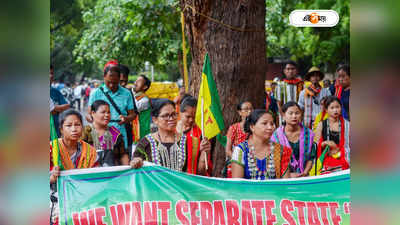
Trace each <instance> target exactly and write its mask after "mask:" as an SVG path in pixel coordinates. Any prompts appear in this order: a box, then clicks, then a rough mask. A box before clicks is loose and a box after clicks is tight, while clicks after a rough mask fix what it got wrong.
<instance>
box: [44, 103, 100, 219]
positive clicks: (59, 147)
mask: <svg viewBox="0 0 400 225" xmlns="http://www.w3.org/2000/svg"><path fill="white" fill-rule="evenodd" d="M59 119H60V123H59V124H60V132H61V138H59V139H58V140H54V141H52V142H50V171H51V173H50V188H51V191H52V194H51V195H52V198H51V199H52V202H53V209H52V211H51V212H52V215H51V222H52V223H53V224H58V214H59V212H58V210H59V209H58V204H56V202H57V190H56V182H57V178H58V176H59V175H60V170H71V169H82V168H92V167H96V166H97V165H98V164H97V153H96V149H95V148H93V147H92V146H91V145H89V144H88V143H86V142H84V141H82V140H81V136H82V124H83V123H82V116H81V114H80V113H79V112H78V111H76V110H74V109H68V110H66V111H64V112H63V113H62V114H61V115H60V118H59Z"/></svg>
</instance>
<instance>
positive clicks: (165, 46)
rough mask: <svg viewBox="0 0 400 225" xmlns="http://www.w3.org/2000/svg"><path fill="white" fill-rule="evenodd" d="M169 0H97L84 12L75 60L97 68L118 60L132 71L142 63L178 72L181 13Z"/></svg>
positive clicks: (140, 66) (139, 67) (142, 65)
mask: <svg viewBox="0 0 400 225" xmlns="http://www.w3.org/2000/svg"><path fill="white" fill-rule="evenodd" d="M176 4H177V3H176V1H172V0H148V1H141V0H98V1H97V3H96V5H95V7H94V8H93V9H87V10H86V11H84V12H83V21H84V24H85V30H84V31H83V35H82V38H81V39H80V40H79V44H78V45H77V46H76V48H75V50H74V54H75V56H76V61H77V62H78V63H80V64H84V63H85V62H87V61H93V62H96V63H97V66H98V67H99V68H102V67H103V65H104V64H105V63H106V62H107V61H108V60H110V59H117V60H118V61H119V62H120V63H122V64H126V65H128V66H129V67H130V68H131V69H132V70H134V71H140V69H142V68H143V67H144V63H145V61H149V62H150V64H152V65H154V67H155V70H160V71H165V70H167V69H168V68H171V67H172V68H173V69H174V70H175V71H179V69H178V65H177V57H178V54H180V51H181V50H180V45H181V40H180V39H181V38H180V30H181V29H180V17H179V16H180V14H179V11H177V5H176Z"/></svg>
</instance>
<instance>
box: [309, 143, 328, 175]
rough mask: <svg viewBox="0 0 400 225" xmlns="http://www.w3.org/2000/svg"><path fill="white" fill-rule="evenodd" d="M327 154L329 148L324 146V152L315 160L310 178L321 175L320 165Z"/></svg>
mask: <svg viewBox="0 0 400 225" xmlns="http://www.w3.org/2000/svg"><path fill="white" fill-rule="evenodd" d="M328 152H329V146H326V148H325V150H324V151H323V152H322V154H321V156H320V157H319V158H318V159H317V162H316V163H315V164H314V165H313V167H312V168H311V170H310V174H309V175H310V176H318V175H321V170H322V164H323V163H324V159H325V156H326V154H328Z"/></svg>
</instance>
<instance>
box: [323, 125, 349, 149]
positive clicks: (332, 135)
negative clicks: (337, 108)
mask: <svg viewBox="0 0 400 225" xmlns="http://www.w3.org/2000/svg"><path fill="white" fill-rule="evenodd" d="M342 126H344V124H343V125H342ZM322 137H323V138H324V140H325V141H326V140H328V120H324V121H323V122H322ZM329 140H331V141H333V142H335V143H336V144H337V145H338V144H339V142H340V132H339V131H333V130H331V129H330V130H329Z"/></svg>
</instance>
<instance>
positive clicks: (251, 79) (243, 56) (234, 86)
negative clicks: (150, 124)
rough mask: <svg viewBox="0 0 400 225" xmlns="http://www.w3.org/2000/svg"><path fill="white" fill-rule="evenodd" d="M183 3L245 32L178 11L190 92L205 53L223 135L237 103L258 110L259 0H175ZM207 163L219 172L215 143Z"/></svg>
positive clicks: (261, 69)
mask: <svg viewBox="0 0 400 225" xmlns="http://www.w3.org/2000/svg"><path fill="white" fill-rule="evenodd" d="M185 5H190V6H193V7H194V8H195V9H196V11H197V12H200V13H202V14H205V15H207V16H208V17H211V18H213V19H216V20H218V21H220V22H222V23H224V24H226V25H228V26H232V27H235V28H240V29H244V30H246V31H238V30H236V29H232V28H229V27H227V26H224V25H221V24H219V23H217V22H214V21H211V20H210V19H208V18H206V17H205V16H201V15H200V14H199V13H196V12H194V11H193V10H192V9H191V8H186V10H185V11H184V14H185V24H186V27H185V32H186V35H187V38H188V42H189V44H190V50H191V56H192V63H191V66H190V73H191V79H190V92H191V94H193V95H194V96H197V95H198V90H199V86H200V82H201V72H202V67H203V60H204V56H205V54H206V52H208V54H209V57H210V62H211V67H212V71H213V75H214V80H215V83H216V86H217V89H218V93H219V96H220V101H221V107H222V113H223V115H224V122H225V130H224V131H223V134H224V135H225V134H226V130H227V128H228V127H229V126H230V125H231V124H232V123H234V122H238V121H239V117H238V113H237V110H236V105H237V104H238V103H240V102H241V101H244V100H248V101H250V102H251V103H252V104H253V106H254V107H255V108H261V107H262V104H263V99H264V79H265V76H266V69H267V67H266V65H267V58H266V39H265V13H266V10H265V1H264V0H229V1H228V0H181V7H182V9H184V8H185ZM250 30H252V31H250ZM255 30H257V31H255ZM260 30H261V32H260ZM213 162H214V170H213V176H221V170H222V168H223V166H224V162H225V151H224V148H223V147H222V146H221V145H220V144H219V143H218V144H217V147H216V150H215V151H214V153H213Z"/></svg>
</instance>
